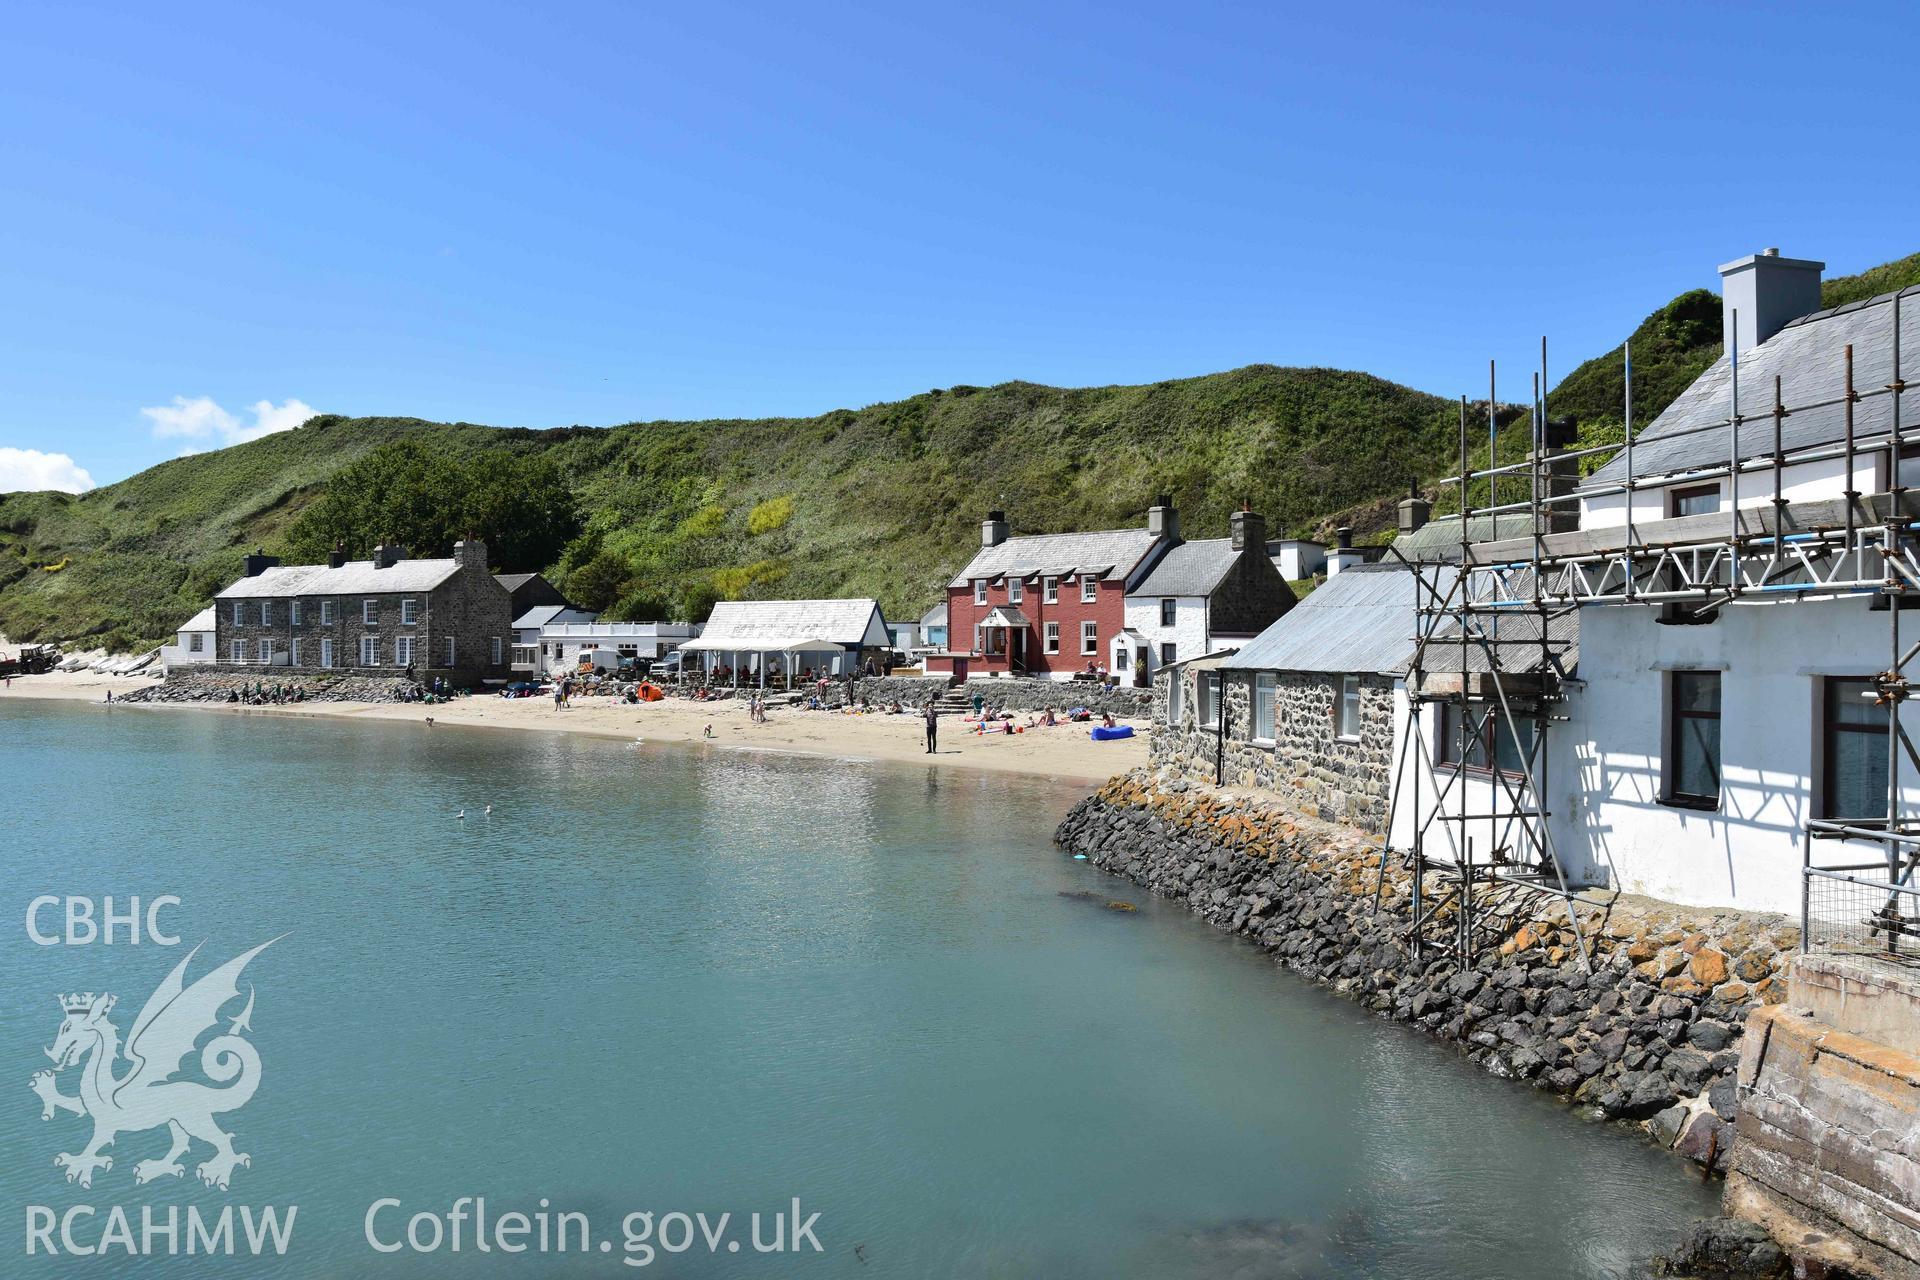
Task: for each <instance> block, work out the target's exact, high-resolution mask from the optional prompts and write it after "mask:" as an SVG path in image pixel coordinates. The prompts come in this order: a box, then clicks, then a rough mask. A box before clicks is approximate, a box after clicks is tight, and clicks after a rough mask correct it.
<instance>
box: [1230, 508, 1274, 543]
mask: <svg viewBox="0 0 1920 1280" xmlns="http://www.w3.org/2000/svg"><path fill="white" fill-rule="evenodd" d="M1229 523H1230V524H1231V525H1232V526H1233V549H1234V550H1235V551H1245V550H1246V549H1247V548H1248V547H1258V548H1259V549H1260V551H1261V554H1263V555H1264V554H1265V553H1266V549H1267V518H1266V517H1265V516H1263V515H1260V514H1258V513H1257V512H1255V511H1253V510H1251V509H1250V508H1249V507H1248V504H1247V503H1246V502H1244V501H1243V502H1241V504H1240V509H1239V510H1238V511H1236V512H1234V513H1233V516H1232V519H1231V520H1230V521H1229Z"/></svg>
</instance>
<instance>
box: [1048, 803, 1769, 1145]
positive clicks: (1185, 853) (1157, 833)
mask: <svg viewBox="0 0 1920 1280" xmlns="http://www.w3.org/2000/svg"><path fill="white" fill-rule="evenodd" d="M1055 838H1056V839H1057V840H1058V842H1059V843H1060V845H1061V846H1062V847H1063V848H1064V849H1066V850H1067V851H1068V852H1070V853H1076V854H1084V855H1086V858H1087V860H1088V861H1090V862H1092V863H1093V864H1094V865H1096V866H1099V867H1102V868H1104V869H1106V870H1108V871H1112V872H1114V873H1116V874H1119V875H1123V876H1126V877H1127V878H1128V879H1131V880H1133V881H1135V882H1136V883H1138V884H1140V885H1142V886H1144V887H1146V888H1147V889H1149V890H1151V891H1152V892H1153V893H1155V894H1156V895H1158V896H1160V897H1164V898H1170V899H1174V900H1177V901H1182V902H1185V903H1186V904H1187V905H1188V907H1189V908H1190V909H1191V910H1192V911H1193V912H1194V913H1195V914H1197V915H1200V916H1202V917H1204V918H1205V919H1206V920H1207V921H1208V922H1209V923H1211V924H1213V925H1215V926H1216V927H1218V928H1220V929H1223V930H1226V931H1228V932H1230V933H1235V934H1239V935H1241V936H1243V937H1245V938H1247V939H1248V940H1249V941H1251V942H1253V943H1255V944H1256V945H1258V946H1260V947H1261V948H1263V949H1264V950H1266V951H1267V952H1268V953H1269V954H1270V955H1272V956H1273V958H1274V959H1275V960H1276V961H1277V962H1279V963H1281V964H1284V965H1286V966H1287V967H1288V968H1290V969H1293V970H1295V971H1296V972H1299V973H1302V974H1304V975H1306V976H1307V977H1310V978H1312V979H1314V980H1315V981H1317V982H1320V983H1323V984H1325V985H1327V986H1329V987H1331V988H1333V989H1334V990H1335V991H1337V992H1339V993H1340V994H1342V995H1345V996H1347V997H1348V998H1350V999H1352V1000H1355V1001H1357V1002H1359V1003H1360V1004H1362V1005H1364V1006H1366V1007H1367V1008H1369V1009H1372V1010H1374V1011H1376V1012H1378V1013H1380V1014H1383V1015H1385V1016H1388V1017H1392V1018H1396V1019H1398V1020H1401V1021H1404V1022H1408V1023H1411V1024H1413V1025H1415V1026H1418V1027H1420V1028H1421V1029H1423V1030H1425V1031H1427V1032H1429V1033H1430V1034H1433V1035H1435V1036H1438V1037H1440V1038H1442V1039H1444V1040H1447V1041H1450V1042H1452V1043H1454V1044H1457V1045H1458V1046H1459V1047H1460V1049H1461V1051H1462V1052H1463V1053H1465V1054H1466V1055H1467V1056H1468V1057H1469V1058H1470V1059H1471V1060H1473V1061H1474V1062H1476V1063H1478V1064H1480V1065H1481V1066H1483V1067H1485V1068H1486V1069H1487V1070H1488V1071H1491V1072H1493V1073H1494V1074H1496V1075H1500V1076H1505V1077H1510V1078H1513V1079H1516V1080H1522V1081H1525V1082H1526V1083H1528V1084H1530V1085H1532V1086H1533V1087H1534V1088H1537V1089H1543V1090H1548V1091H1550V1092H1552V1093H1555V1094H1557V1095H1560V1096H1561V1097H1564V1098H1566V1099H1568V1100H1570V1101H1573V1102H1577V1103H1581V1104H1585V1105H1590V1106H1592V1107H1594V1108H1596V1109H1598V1110H1599V1111H1601V1112H1603V1113H1604V1114H1606V1115H1608V1116H1610V1117H1616V1118H1623V1119H1630V1120H1634V1121H1638V1122H1640V1123H1642V1124H1644V1125H1645V1126H1646V1128H1647V1130H1648V1132H1650V1133H1651V1134H1652V1135H1653V1136H1654V1137H1655V1138H1656V1139H1658V1140H1659V1141H1661V1142H1662V1143H1664V1144H1667V1145H1670V1146H1673V1147H1675V1148H1676V1149H1677V1150H1679V1151H1681V1152H1683V1153H1684V1154H1686V1155H1688V1156H1690V1157H1691V1158H1693V1159H1695V1160H1697V1161H1699V1162H1701V1163H1703V1164H1709V1165H1711V1167H1712V1168H1714V1169H1717V1170H1724V1169H1725V1167H1726V1165H1727V1160H1728V1154H1729V1151H1730V1149H1731V1148H1732V1147H1733V1145H1734V1129H1733V1122H1734V1120H1735V1119H1736V1116H1737V1112H1738V1108H1737V1105H1736V1100H1735V1072H1736V1069H1737V1068H1738V1066H1739V1062H1740V1045H1741V1033H1742V1027H1743V1025H1744V1023H1745V1021H1746V1018H1747V1015H1748V1013H1749V1011H1750V1010H1752V1009H1753V1008H1755V1007H1757V1006H1761V1005H1765V1004H1774V1003H1778V1002H1779V1001H1780V1000H1782V999H1783V998H1784V996H1785V991H1786V987H1785V982H1784V980H1783V978H1782V977H1781V976H1780V974H1781V972H1782V970H1783V967H1784V965H1785V964H1786V962H1787V959H1788V956H1789V955H1790V954H1791V952H1792V950H1793V948H1794V947H1795V946H1797V944H1798V932H1797V930H1796V929H1794V928H1793V927H1792V926H1791V924H1790V923H1789V922H1788V921H1787V920H1786V919H1785V918H1784V917H1780V916H1773V915H1757V914H1750V913H1744V912H1737V911H1730V910H1719V911H1715V910H1703V909H1694V908H1683V907H1675V906H1671V905H1668V904H1664V903H1656V902H1652V901H1650V900H1645V899H1629V898H1625V897H1621V898H1617V899H1615V900H1614V901H1613V903H1612V905H1611V907H1610V909H1609V910H1608V911H1607V912H1606V913H1605V915H1604V916H1603V917H1601V918H1600V919H1599V920H1597V921H1596V920H1594V919H1593V918H1592V916H1591V915H1589V914H1587V913H1583V924H1584V925H1585V926H1586V932H1587V936H1588V946H1589V948H1590V951H1591V954H1592V964H1593V968H1592V971H1591V972H1587V971H1585V970H1583V969H1582V968H1581V966H1580V963H1579V955H1578V951H1577V949H1576V939H1575V937H1574V935H1573V933H1572V932H1571V931H1570V930H1569V928H1568V926H1567V921H1566V917H1565V915H1564V912H1562V911H1561V909H1560V907H1559V904H1558V903H1557V902H1555V901H1554V900H1552V899H1550V898H1546V897H1545V896H1544V895H1541V894H1539V893H1537V892H1535V891H1531V890H1526V889H1521V888H1517V887H1510V888H1504V889H1502V890H1500V891H1499V892H1500V894H1501V895H1502V896H1500V897H1499V898H1497V899H1495V900H1492V901H1489V902H1487V903H1484V904H1483V905H1482V907H1481V909H1480V914H1479V915H1478V917H1477V919H1478V922H1479V925H1480V934H1479V945H1478V947H1477V952H1476V958H1475V960H1474V961H1473V963H1472V964H1471V965H1465V966H1463V965H1462V964H1460V963H1459V962H1458V961H1457V960H1456V959H1455V958H1454V956H1453V955H1452V954H1450V953H1448V952H1443V951H1440V950H1438V949H1436V948H1427V949H1425V950H1424V951H1423V952H1422V954H1420V955H1415V954H1413V951H1412V947H1411V945H1410V943H1409V939H1408V937H1407V934H1406V926H1407V922H1408V919H1409V911H1408V907H1409V895H1410V891H1411V878H1410V876H1409V874H1408V873H1407V872H1406V871H1405V870H1404V869H1403V868H1402V867H1401V865H1400V859H1399V858H1398V857H1395V856H1391V855H1390V856H1389V857H1388V858H1387V869H1386V879H1385V883H1384V885H1381V886H1380V892H1381V902H1380V907H1379V909H1378V910H1377V911H1376V910H1375V908H1374V894H1375V889H1376V884H1377V883H1378V879H1379V876H1380V869H1381V861H1382V849H1381V843H1380V840H1379V839H1378V838H1377V837H1374V836H1370V835H1368V834H1366V833H1364V832H1361V831H1358V830H1355V829H1353V828H1351V827H1343V826H1337V825H1334V824H1331V823H1326V822H1322V821H1318V820H1315V819H1312V818H1307V817H1304V816H1302V815H1300V814H1299V813H1297V812H1296V811H1294V810H1292V809H1290V808H1288V807H1287V806H1285V805H1284V804H1282V803H1281V802H1280V801H1279V800H1277V799H1275V798H1270V797H1264V796H1258V795H1250V794H1247V793H1242V792H1234V791H1228V790H1221V789H1216V788H1211V787H1204V786H1199V785H1196V784H1193V783H1189V782H1186V781H1182V780H1160V779H1157V778H1156V777H1155V775H1154V774H1152V773H1151V772H1148V771H1144V770H1143V771H1139V772H1136V773H1131V774H1124V775H1122V776H1120V777H1117V778H1115V779H1113V780H1112V781H1111V782H1109V783H1108V784H1107V785H1106V786H1105V787H1103V788H1102V789H1101V790H1100V791H1099V792H1098V793H1097V794H1096V795H1093V796H1090V797H1088V798H1087V799H1086V800H1083V801H1081V802H1080V803H1079V804H1078V805H1076V806H1074V808H1073V809H1072V811H1070V812H1069V813H1068V815H1067V816H1066V818H1065V819H1064V820H1063V821H1062V822H1061V824H1060V827H1059V829H1058V831H1057V832H1056V836H1055ZM1430 883H1431V881H1430ZM1452 921H1453V916H1452V914H1451V911H1450V910H1443V911H1442V912H1441V913H1440V915H1439V919H1438V921H1437V924H1438V925H1439V926H1441V927H1446V926H1448V925H1449V924H1450V923H1451V922H1452Z"/></svg>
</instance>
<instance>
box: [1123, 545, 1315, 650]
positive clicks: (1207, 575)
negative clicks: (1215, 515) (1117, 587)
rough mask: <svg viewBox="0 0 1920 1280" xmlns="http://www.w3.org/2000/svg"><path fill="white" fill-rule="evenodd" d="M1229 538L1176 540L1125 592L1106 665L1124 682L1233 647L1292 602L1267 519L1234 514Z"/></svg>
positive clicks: (1275, 616) (1248, 638)
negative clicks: (1270, 545)
mask: <svg viewBox="0 0 1920 1280" xmlns="http://www.w3.org/2000/svg"><path fill="white" fill-rule="evenodd" d="M1230 523H1231V527H1232V530H1233V533H1232V536H1231V537H1226V538H1209V539H1206V540H1203V541H1200V542H1177V543H1175V544H1174V545H1173V546H1171V547H1169V548H1168V549H1167V550H1166V552H1165V553H1164V554H1162V555H1161V557H1160V558H1159V560H1157V561H1155V562H1154V565H1153V568H1152V569H1150V570H1149V571H1148V572H1147V575H1146V576H1145V577H1144V578H1142V579H1140V580H1139V581H1138V582H1136V583H1135V584H1134V585H1133V586H1132V587H1131V588H1130V589H1129V590H1128V591H1127V594H1126V600H1125V606H1124V611H1123V617H1124V622H1123V625H1122V627H1121V629H1120V630H1119V631H1118V632H1116V633H1115V634H1114V636H1113V638H1112V639H1111V640H1110V641H1108V652H1107V662H1108V666H1107V669H1108V670H1109V671H1112V672H1114V673H1116V674H1117V675H1119V676H1120V678H1121V679H1122V680H1123V681H1124V680H1126V679H1127V678H1128V677H1129V676H1133V675H1137V674H1138V673H1139V672H1140V671H1141V669H1142V666H1144V668H1145V674H1146V678H1147V679H1146V681H1143V682H1142V683H1146V682H1150V681H1151V680H1152V678H1153V675H1154V673H1156V672H1158V671H1159V670H1160V669H1161V668H1162V667H1165V666H1168V665H1170V664H1172V663H1176V662H1181V661H1184V660H1186V659H1187V658H1197V657H1199V656H1200V655H1201V654H1204V653H1212V652H1214V651H1215V650H1217V649H1231V648H1238V647H1239V646H1240V645H1242V644H1245V643H1246V642H1247V641H1249V640H1251V639H1253V638H1254V637H1255V636H1257V635H1259V634H1260V633H1261V632H1262V631H1264V630H1266V628H1267V627H1268V626H1270V625H1272V623H1273V622H1274V620H1275V619H1277V618H1280V617H1282V616H1283V615H1285V613H1286V612H1287V611H1288V610H1289V609H1291V608H1293V606H1294V604H1295V598H1294V594H1293V588H1291V587H1289V586H1288V585H1287V582H1286V579H1285V578H1284V577H1282V576H1281V573H1280V570H1279V568H1278V567H1277V566H1275V564H1274V563H1273V560H1272V559H1271V558H1270V557H1269V556H1268V554H1267V542H1266V521H1265V520H1264V519H1263V518H1262V517H1260V516H1259V515H1257V514H1255V513H1253V512H1251V511H1236V512H1234V513H1233V515H1232V517H1231V521H1230Z"/></svg>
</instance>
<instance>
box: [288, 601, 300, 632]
mask: <svg viewBox="0 0 1920 1280" xmlns="http://www.w3.org/2000/svg"><path fill="white" fill-rule="evenodd" d="M287 611H288V618H289V620H290V621H291V622H292V623H293V625H294V626H296V627H297V626H299V625H300V602H299V601H298V600H295V601H294V602H293V603H292V604H290V605H288V606H287Z"/></svg>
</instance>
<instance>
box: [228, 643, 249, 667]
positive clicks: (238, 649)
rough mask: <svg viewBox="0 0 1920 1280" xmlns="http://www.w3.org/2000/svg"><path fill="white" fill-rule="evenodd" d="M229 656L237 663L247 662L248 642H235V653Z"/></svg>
mask: <svg viewBox="0 0 1920 1280" xmlns="http://www.w3.org/2000/svg"><path fill="white" fill-rule="evenodd" d="M229 656H230V657H231V658H232V659H233V660H234V661H235V662H245V661H246V660H247V642H246V641H245V640H235V641H234V642H233V652H232V653H231V654H230V655H229Z"/></svg>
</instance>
